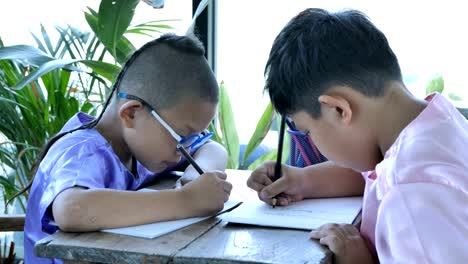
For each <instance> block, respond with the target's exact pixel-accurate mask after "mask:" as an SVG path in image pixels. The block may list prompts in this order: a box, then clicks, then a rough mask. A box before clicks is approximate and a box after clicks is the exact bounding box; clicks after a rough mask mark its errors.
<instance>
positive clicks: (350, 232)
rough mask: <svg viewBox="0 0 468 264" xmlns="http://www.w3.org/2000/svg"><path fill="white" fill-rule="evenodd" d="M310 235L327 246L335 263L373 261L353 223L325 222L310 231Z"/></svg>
mask: <svg viewBox="0 0 468 264" xmlns="http://www.w3.org/2000/svg"><path fill="white" fill-rule="evenodd" d="M310 237H311V238H312V239H320V244H322V245H326V246H328V248H330V250H331V251H332V252H333V253H334V254H335V263H337V264H347V263H349V264H351V263H363V264H365V263H373V260H372V255H371V254H370V252H369V250H368V248H367V246H366V243H365V241H364V239H363V238H362V237H361V234H360V233H359V230H357V228H356V227H355V226H353V225H349V224H326V225H323V226H321V227H319V228H318V229H316V230H314V231H312V232H310Z"/></svg>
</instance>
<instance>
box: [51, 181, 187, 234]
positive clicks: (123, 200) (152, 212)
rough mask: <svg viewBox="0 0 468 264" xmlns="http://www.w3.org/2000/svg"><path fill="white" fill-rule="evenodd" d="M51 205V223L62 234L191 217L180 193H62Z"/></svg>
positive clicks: (178, 191) (70, 190) (182, 194)
mask: <svg viewBox="0 0 468 264" xmlns="http://www.w3.org/2000/svg"><path fill="white" fill-rule="evenodd" d="M60 195H65V196H63V197H61V198H60V199H56V201H55V202H54V204H53V213H54V218H55V221H56V222H57V223H58V224H59V226H60V228H61V229H62V230H64V231H73V232H86V231H96V230H101V229H105V228H117V227H123V226H131V225H139V224H147V223H152V222H158V221H165V220H174V219H181V218H187V217H191V216H194V214H195V213H196V212H194V210H193V208H192V207H191V206H190V202H187V199H184V193H183V191H182V190H166V191H158V192H134V191H116V190H107V189H96V190H86V189H81V188H72V189H69V190H65V191H64V192H63V193H61V194H60Z"/></svg>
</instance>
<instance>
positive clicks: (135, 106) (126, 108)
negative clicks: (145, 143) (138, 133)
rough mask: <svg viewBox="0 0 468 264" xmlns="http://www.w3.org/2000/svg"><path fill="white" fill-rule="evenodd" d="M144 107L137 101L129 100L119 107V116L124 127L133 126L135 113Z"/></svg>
mask: <svg viewBox="0 0 468 264" xmlns="http://www.w3.org/2000/svg"><path fill="white" fill-rule="evenodd" d="M143 108H144V106H143V104H141V103H140V102H138V101H134V100H130V101H127V102H125V103H123V104H122V105H120V107H119V117H120V120H122V123H123V125H124V126H125V127H126V128H133V127H134V126H135V113H136V112H137V111H140V110H142V109H143Z"/></svg>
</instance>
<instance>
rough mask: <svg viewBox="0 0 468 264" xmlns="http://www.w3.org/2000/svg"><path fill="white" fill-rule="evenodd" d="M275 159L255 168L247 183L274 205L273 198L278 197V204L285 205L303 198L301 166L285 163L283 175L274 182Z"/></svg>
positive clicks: (263, 198) (259, 196) (282, 167)
mask: <svg viewBox="0 0 468 264" xmlns="http://www.w3.org/2000/svg"><path fill="white" fill-rule="evenodd" d="M275 165H276V162H275V161H267V162H265V163H263V164H262V165H260V166H259V167H258V168H257V169H255V170H254V171H253V172H252V174H251V175H250V177H249V179H248V181H247V185H248V186H249V187H250V188H251V189H253V190H255V191H256V192H257V193H258V198H259V199H260V200H262V201H264V202H265V203H268V204H270V205H273V198H276V199H277V202H276V205H277V206H285V205H288V204H290V203H293V202H297V201H301V200H303V199H304V198H303V194H302V193H303V191H302V186H301V185H302V184H301V180H302V179H303V178H304V177H302V175H301V173H302V171H303V170H301V169H300V168H295V167H291V166H288V165H285V164H283V165H282V166H281V170H282V176H281V178H280V179H279V180H277V181H275V182H273V180H272V179H273V177H274V171H275Z"/></svg>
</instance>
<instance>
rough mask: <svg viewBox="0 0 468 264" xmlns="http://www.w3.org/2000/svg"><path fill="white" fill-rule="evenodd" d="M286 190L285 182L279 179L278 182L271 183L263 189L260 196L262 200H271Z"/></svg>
mask: <svg viewBox="0 0 468 264" xmlns="http://www.w3.org/2000/svg"><path fill="white" fill-rule="evenodd" d="M285 190H286V182H285V181H284V178H280V179H279V180H277V181H275V182H273V183H271V184H270V185H268V186H266V187H265V188H263V190H262V191H261V193H260V195H261V196H262V198H263V199H264V200H267V199H271V198H273V197H275V196H277V195H278V194H280V193H282V192H284V191H285Z"/></svg>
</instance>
